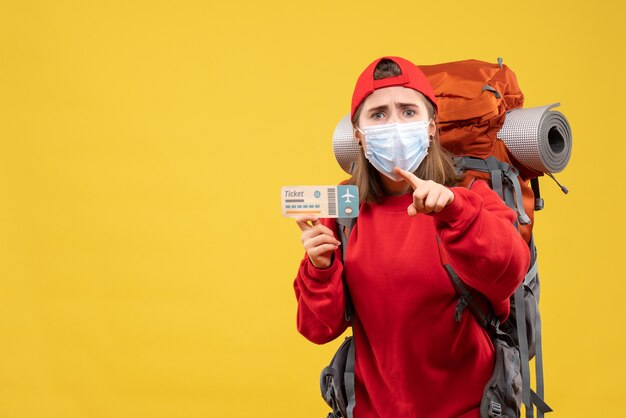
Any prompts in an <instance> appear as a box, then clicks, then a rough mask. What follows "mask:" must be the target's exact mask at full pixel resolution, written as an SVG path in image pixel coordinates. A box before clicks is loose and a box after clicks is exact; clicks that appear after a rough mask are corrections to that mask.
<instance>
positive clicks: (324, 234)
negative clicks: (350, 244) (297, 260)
mask: <svg viewBox="0 0 626 418" xmlns="http://www.w3.org/2000/svg"><path fill="white" fill-rule="evenodd" d="M309 222H310V223H309ZM296 223H297V224H298V226H299V227H300V230H301V231H302V234H301V235H300V241H302V245H303V246H304V249H305V250H306V252H307V254H308V256H309V259H310V260H311V263H312V264H313V265H314V266H315V267H317V268H320V269H325V268H328V267H330V265H331V263H332V256H333V252H334V251H335V250H336V249H337V247H339V245H340V244H341V242H340V241H337V239H336V238H335V235H334V234H333V231H331V230H330V228H328V227H327V226H325V225H322V224H321V223H320V221H319V219H318V218H317V217H315V216H306V215H305V216H298V217H297V218H296Z"/></svg>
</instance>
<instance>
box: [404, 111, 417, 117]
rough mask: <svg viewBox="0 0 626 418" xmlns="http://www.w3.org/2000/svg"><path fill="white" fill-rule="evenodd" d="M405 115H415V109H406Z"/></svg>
mask: <svg viewBox="0 0 626 418" xmlns="http://www.w3.org/2000/svg"><path fill="white" fill-rule="evenodd" d="M404 116H405V117H407V118H412V117H413V116H415V110H412V109H404Z"/></svg>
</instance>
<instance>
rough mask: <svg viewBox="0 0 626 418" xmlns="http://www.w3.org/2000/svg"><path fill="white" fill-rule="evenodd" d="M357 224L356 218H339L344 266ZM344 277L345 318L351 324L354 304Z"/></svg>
mask: <svg viewBox="0 0 626 418" xmlns="http://www.w3.org/2000/svg"><path fill="white" fill-rule="evenodd" d="M355 223H356V218H337V235H339V241H341V258H342V260H341V261H342V262H344V264H345V261H346V251H347V249H348V239H349V238H350V233H352V228H354V224H355ZM342 277H343V293H344V295H345V298H346V311H345V317H346V321H348V322H350V321H351V320H352V315H353V313H354V305H353V303H352V297H351V296H350V291H349V290H348V284H347V283H346V278H345V275H343V276H342Z"/></svg>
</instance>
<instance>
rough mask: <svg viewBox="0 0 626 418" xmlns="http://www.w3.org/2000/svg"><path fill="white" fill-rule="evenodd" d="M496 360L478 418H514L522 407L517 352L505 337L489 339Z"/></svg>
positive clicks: (518, 356) (519, 364)
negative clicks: (491, 341) (491, 342)
mask: <svg viewBox="0 0 626 418" xmlns="http://www.w3.org/2000/svg"><path fill="white" fill-rule="evenodd" d="M493 346H494V349H495V354H496V356H495V357H496V361H495V365H494V369H493V374H492V376H491V378H490V379H489V381H488V382H487V385H486V386H485V391H484V393H483V399H482V402H481V404H480V417H481V418H495V417H502V418H505V417H506V418H518V417H519V416H520V410H521V405H522V375H521V363H520V354H519V350H518V349H517V347H515V345H513V344H512V343H510V342H508V341H507V339H506V336H504V337H502V336H498V335H496V336H495V337H494V338H493Z"/></svg>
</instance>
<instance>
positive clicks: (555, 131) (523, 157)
mask: <svg viewBox="0 0 626 418" xmlns="http://www.w3.org/2000/svg"><path fill="white" fill-rule="evenodd" d="M558 105H559V103H554V104H551V105H547V106H540V107H532V108H528V109H513V110H510V111H508V112H507V113H506V116H505V119H504V124H503V125H502V128H501V129H500V131H499V132H498V135H497V137H498V139H501V140H502V141H503V142H504V144H505V145H506V147H507V148H508V149H509V151H510V152H511V154H512V155H513V157H515V159H516V160H517V161H519V162H520V163H521V164H523V165H524V166H526V167H528V168H530V169H532V170H535V171H538V172H540V173H558V172H560V171H563V169H564V168H565V166H566V165H567V163H568V162H569V159H570V156H571V154H572V130H571V129H570V126H569V123H568V122H567V119H566V118H565V116H563V114H562V113H561V112H557V111H551V110H550V109H552V108H554V107H556V106H558Z"/></svg>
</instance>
